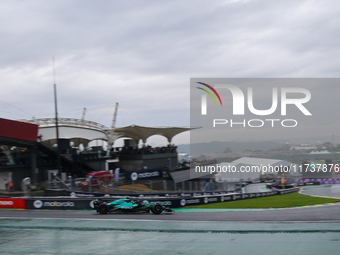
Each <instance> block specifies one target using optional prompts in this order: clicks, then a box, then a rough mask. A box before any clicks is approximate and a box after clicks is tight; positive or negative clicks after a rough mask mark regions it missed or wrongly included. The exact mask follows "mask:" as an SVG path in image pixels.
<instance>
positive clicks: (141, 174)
mask: <svg viewBox="0 0 340 255" xmlns="http://www.w3.org/2000/svg"><path fill="white" fill-rule="evenodd" d="M162 177H163V170H162V169H150V170H138V171H127V172H125V180H126V181H137V180H149V179H158V178H162Z"/></svg>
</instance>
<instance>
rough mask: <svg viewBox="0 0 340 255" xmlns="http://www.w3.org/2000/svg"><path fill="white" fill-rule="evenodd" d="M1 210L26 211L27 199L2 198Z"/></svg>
mask: <svg viewBox="0 0 340 255" xmlns="http://www.w3.org/2000/svg"><path fill="white" fill-rule="evenodd" d="M0 208H18V209H25V208H26V206H25V199H22V198H0Z"/></svg>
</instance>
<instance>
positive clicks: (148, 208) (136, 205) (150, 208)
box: [93, 198, 174, 214]
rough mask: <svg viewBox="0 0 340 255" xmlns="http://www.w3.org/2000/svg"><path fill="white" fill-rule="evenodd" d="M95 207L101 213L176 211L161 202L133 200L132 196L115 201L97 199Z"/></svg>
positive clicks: (94, 202) (159, 212) (158, 212)
mask: <svg viewBox="0 0 340 255" xmlns="http://www.w3.org/2000/svg"><path fill="white" fill-rule="evenodd" d="M93 208H94V209H95V210H96V211H97V212H99V213H100V214H106V213H109V212H119V211H120V212H152V213H154V214H161V213H162V212H174V211H173V210H171V209H170V208H169V207H165V206H163V205H161V204H159V203H155V204H152V203H149V202H148V201H146V200H144V201H133V200H131V199H130V198H123V199H118V200H114V201H103V200H101V199H96V200H94V201H93Z"/></svg>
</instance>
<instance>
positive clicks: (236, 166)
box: [215, 157, 298, 182]
mask: <svg viewBox="0 0 340 255" xmlns="http://www.w3.org/2000/svg"><path fill="white" fill-rule="evenodd" d="M219 166H220V167H221V168H220V169H222V171H221V172H219V173H217V174H216V175H215V180H216V181H217V182H225V181H227V182H239V181H242V180H243V181H253V180H256V179H259V178H260V175H261V174H277V173H279V172H285V173H287V174H288V173H293V174H294V171H295V173H296V172H297V170H298V166H297V165H296V164H294V163H291V162H288V161H285V160H279V159H266V158H250V157H242V158H239V159H237V160H234V161H233V162H222V163H220V164H219ZM223 170H224V171H223Z"/></svg>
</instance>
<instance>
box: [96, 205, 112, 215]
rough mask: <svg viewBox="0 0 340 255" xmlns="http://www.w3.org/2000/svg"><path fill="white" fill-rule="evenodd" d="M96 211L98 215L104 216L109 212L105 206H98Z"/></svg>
mask: <svg viewBox="0 0 340 255" xmlns="http://www.w3.org/2000/svg"><path fill="white" fill-rule="evenodd" d="M97 211H98V212H99V213H100V214H106V213H108V212H109V207H108V205H107V204H100V205H99V206H98V209H97Z"/></svg>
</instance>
